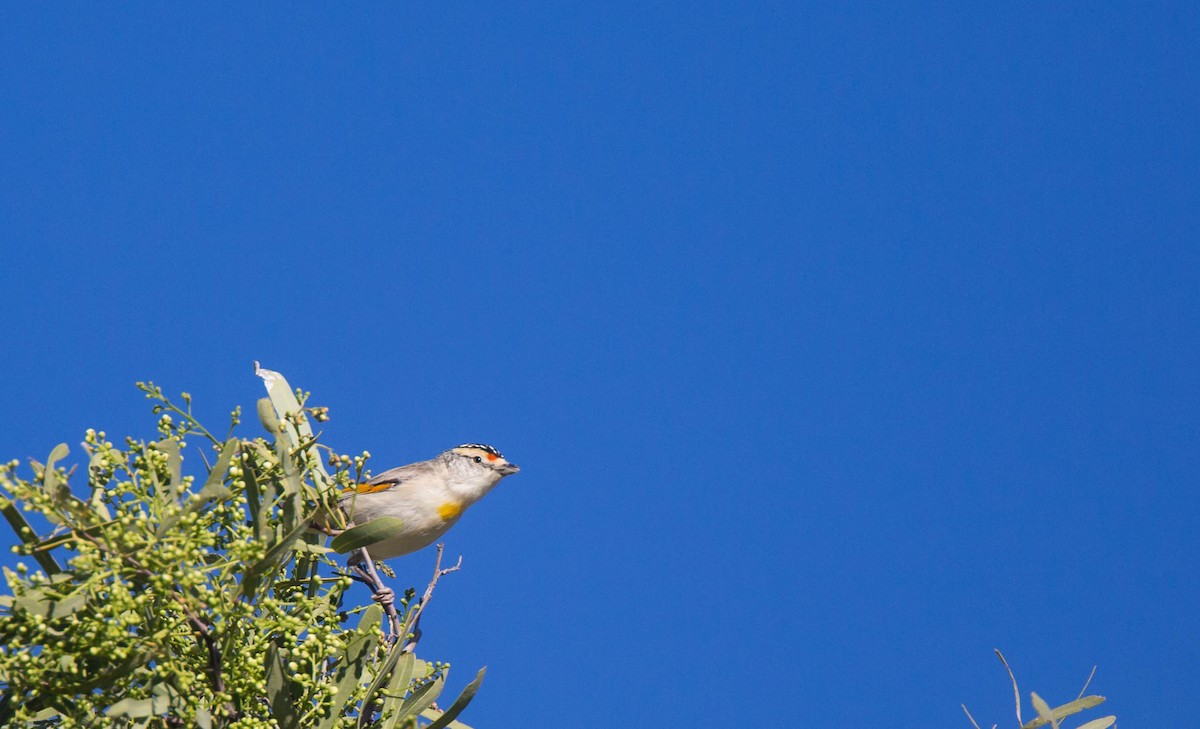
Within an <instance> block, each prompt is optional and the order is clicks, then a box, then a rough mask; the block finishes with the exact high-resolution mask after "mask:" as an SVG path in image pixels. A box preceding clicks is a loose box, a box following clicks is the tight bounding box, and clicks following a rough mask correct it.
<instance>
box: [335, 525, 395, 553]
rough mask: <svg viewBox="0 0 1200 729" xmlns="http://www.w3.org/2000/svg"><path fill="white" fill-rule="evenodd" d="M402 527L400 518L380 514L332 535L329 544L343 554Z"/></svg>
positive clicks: (369, 543) (377, 540)
mask: <svg viewBox="0 0 1200 729" xmlns="http://www.w3.org/2000/svg"><path fill="white" fill-rule="evenodd" d="M403 527H404V522H403V521H402V520H400V519H397V518H396V517H394V516H381V517H378V518H376V519H372V520H371V521H369V522H367V523H366V524H360V525H359V526H356V527H351V528H349V529H347V530H346V531H344V532H342V533H341V534H339V535H337V536H336V537H334V538H333V541H332V542H330V543H329V546H330V547H332V548H333V551H335V552H337V553H338V554H345V553H346V552H351V551H353V550H355V549H360V548H362V547H366V546H369V545H372V544H374V543H376V542H381V541H383V540H384V539H387V538H388V537H390V536H394V535H395V534H397V533H398V532H399V531H400V530H401V529H402V528H403Z"/></svg>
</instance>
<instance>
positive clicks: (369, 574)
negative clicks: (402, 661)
mask: <svg viewBox="0 0 1200 729" xmlns="http://www.w3.org/2000/svg"><path fill="white" fill-rule="evenodd" d="M350 569H352V570H354V571H355V572H356V573H357V575H358V579H360V580H362V581H363V582H364V583H366V585H367V587H369V588H370V589H371V599H372V600H374V601H375V602H377V603H379V606H380V607H382V608H383V612H384V613H385V614H386V615H387V617H388V628H389V634H388V642H389V643H395V642H396V641H398V640H400V638H401V637H402V634H401V632H400V630H401V625H400V615H399V614H398V613H397V612H396V593H394V592H392V590H391V588H389V587H387V586H386V585H384V584H383V580H382V579H380V577H379V573H378V572H376V571H375V562H374V561H373V560H372V559H371V555H369V554H367V550H365V549H360V550H358V552H356V553H355V555H354V558H353V560H352V561H351V563H350Z"/></svg>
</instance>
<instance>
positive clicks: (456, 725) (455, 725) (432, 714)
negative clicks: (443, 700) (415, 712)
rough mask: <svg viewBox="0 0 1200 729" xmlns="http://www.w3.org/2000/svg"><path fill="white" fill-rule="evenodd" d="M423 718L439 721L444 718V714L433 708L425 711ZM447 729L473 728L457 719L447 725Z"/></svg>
mask: <svg viewBox="0 0 1200 729" xmlns="http://www.w3.org/2000/svg"><path fill="white" fill-rule="evenodd" d="M421 716H422V717H423V718H425V719H428V720H430V721H437V720H438V719H440V718H441V717H442V712H441V710H439V709H435V708H433V707H432V706H431V707H429V708H428V709H426V710H425V711H422V712H421ZM446 727H447V729H473V727H471V726H469V725H467V724H464V723H462V722H461V721H458V720H457V719H456V720H454V721H452V722H450V723H449V724H447V725H446ZM425 729H429V727H425Z"/></svg>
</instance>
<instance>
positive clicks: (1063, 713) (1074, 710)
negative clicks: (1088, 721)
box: [1021, 695, 1104, 729]
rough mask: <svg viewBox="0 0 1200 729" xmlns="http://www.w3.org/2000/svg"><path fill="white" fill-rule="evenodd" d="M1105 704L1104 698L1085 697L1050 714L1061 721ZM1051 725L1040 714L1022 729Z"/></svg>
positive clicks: (1053, 710)
mask: <svg viewBox="0 0 1200 729" xmlns="http://www.w3.org/2000/svg"><path fill="white" fill-rule="evenodd" d="M1039 698H1040V697H1039ZM1043 703H1044V702H1043ZM1103 703H1104V697H1103V696H1095V695H1092V696H1084V697H1082V698H1079V699H1075V700H1074V701H1069V702H1067V703H1065V704H1063V705H1062V706H1059V707H1058V708H1056V709H1051V711H1050V713H1051V716H1052V720H1053V721H1061V720H1062V719H1063V718H1065V717H1068V716H1071V715H1072V714H1078V713H1079V712H1081V711H1084V710H1085V709H1090V708H1092V707H1094V706H1099V705H1100V704H1103ZM1034 708H1037V704H1036V703H1035V704H1034ZM1049 723H1051V719H1043V718H1042V717H1041V716H1040V712H1039V716H1038V718H1036V719H1030V720H1029V721H1027V722H1025V723H1024V724H1023V725H1022V726H1021V729H1037V727H1039V726H1046V725H1047V724H1049Z"/></svg>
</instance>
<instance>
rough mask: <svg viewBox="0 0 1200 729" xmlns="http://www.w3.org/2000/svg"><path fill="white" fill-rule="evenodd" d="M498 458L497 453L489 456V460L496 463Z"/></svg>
mask: <svg viewBox="0 0 1200 729" xmlns="http://www.w3.org/2000/svg"><path fill="white" fill-rule="evenodd" d="M496 458H497V456H496V454H495V453H489V454H488V460H489V461H494V460H496Z"/></svg>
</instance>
